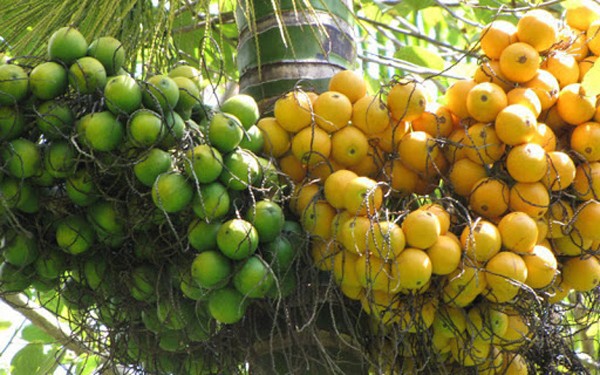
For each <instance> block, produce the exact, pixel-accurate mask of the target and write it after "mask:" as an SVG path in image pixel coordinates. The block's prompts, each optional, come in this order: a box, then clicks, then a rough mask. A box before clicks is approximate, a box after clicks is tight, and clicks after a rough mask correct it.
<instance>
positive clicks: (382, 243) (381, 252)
mask: <svg viewBox="0 0 600 375" xmlns="http://www.w3.org/2000/svg"><path fill="white" fill-rule="evenodd" d="M405 246H406V238H405V237H404V232H403V231H402V228H400V226H399V225H398V224H396V223H394V222H393V221H387V220H385V221H380V222H375V223H373V224H372V226H371V227H370V228H369V231H368V233H367V249H368V251H370V252H371V254H373V255H374V256H376V257H379V258H382V259H385V260H388V259H394V258H396V257H397V256H398V255H399V254H400V253H401V252H402V251H403V250H404V247H405Z"/></svg>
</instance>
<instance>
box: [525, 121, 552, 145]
mask: <svg viewBox="0 0 600 375" xmlns="http://www.w3.org/2000/svg"><path fill="white" fill-rule="evenodd" d="M535 130H536V132H535V134H534V136H533V138H532V139H531V141H530V142H532V143H536V144H538V145H540V146H542V148H543V149H544V150H545V151H546V152H552V151H556V135H555V134H554V132H553V131H552V129H551V128H550V127H549V126H548V125H546V124H544V123H543V122H538V124H537V126H536V129H535Z"/></svg>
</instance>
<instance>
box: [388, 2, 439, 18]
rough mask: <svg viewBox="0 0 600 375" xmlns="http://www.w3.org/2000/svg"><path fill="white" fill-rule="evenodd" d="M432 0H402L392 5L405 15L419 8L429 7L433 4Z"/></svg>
mask: <svg viewBox="0 0 600 375" xmlns="http://www.w3.org/2000/svg"><path fill="white" fill-rule="evenodd" d="M434 4H435V1H433V0H404V1H401V2H400V3H399V4H398V5H396V6H395V7H394V10H395V11H396V12H398V13H399V14H400V15H402V16H406V15H407V14H409V13H410V12H415V11H418V10H421V9H425V8H429V7H430V6H432V5H434Z"/></svg>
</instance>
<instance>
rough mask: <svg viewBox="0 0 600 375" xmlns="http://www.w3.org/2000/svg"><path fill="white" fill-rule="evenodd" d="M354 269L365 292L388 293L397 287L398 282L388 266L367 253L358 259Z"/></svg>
mask: <svg viewBox="0 0 600 375" xmlns="http://www.w3.org/2000/svg"><path fill="white" fill-rule="evenodd" d="M355 267H356V276H357V277H358V281H359V283H360V285H361V286H362V287H363V288H365V289H367V291H372V290H380V291H384V292H388V293H389V292H391V291H393V290H394V289H395V288H396V287H397V284H398V281H397V280H396V279H395V278H394V275H393V274H392V272H393V271H392V270H391V266H390V264H388V263H387V262H386V261H385V260H383V259H381V258H378V257H376V256H373V255H372V254H369V253H367V254H365V255H363V256H361V257H358V259H357V260H356V265H355Z"/></svg>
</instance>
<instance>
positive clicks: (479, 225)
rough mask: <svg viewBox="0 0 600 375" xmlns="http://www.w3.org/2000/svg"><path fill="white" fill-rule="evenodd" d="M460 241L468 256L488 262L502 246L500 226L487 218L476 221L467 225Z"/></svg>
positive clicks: (478, 260)
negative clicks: (471, 224)
mask: <svg viewBox="0 0 600 375" xmlns="http://www.w3.org/2000/svg"><path fill="white" fill-rule="evenodd" d="M460 243H461V245H462V248H463V249H464V250H465V253H466V254H467V256H468V257H469V258H471V259H473V260H475V261H477V262H482V263H483V262H487V261H488V260H489V259H490V258H492V257H493V256H494V255H496V254H497V253H498V252H499V251H500V248H501V247H502V238H501V237H500V232H499V231H498V228H497V227H496V226H495V225H494V224H492V223H490V222H489V221H486V220H479V221H476V222H475V223H474V224H473V226H472V227H471V226H470V225H467V226H465V229H463V231H462V233H461V235H460Z"/></svg>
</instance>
